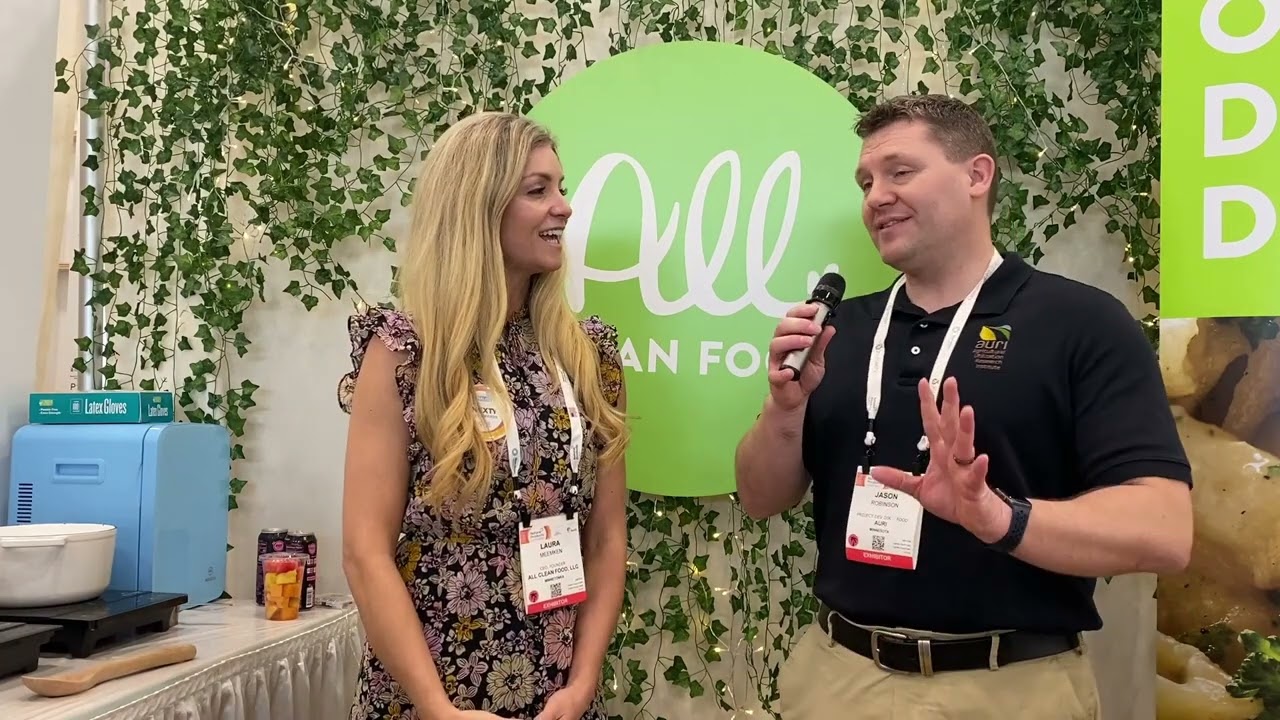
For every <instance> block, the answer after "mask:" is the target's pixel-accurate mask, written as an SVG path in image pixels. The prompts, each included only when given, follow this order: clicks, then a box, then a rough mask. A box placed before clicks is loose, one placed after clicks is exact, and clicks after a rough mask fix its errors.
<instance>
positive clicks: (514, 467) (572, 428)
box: [498, 365, 582, 479]
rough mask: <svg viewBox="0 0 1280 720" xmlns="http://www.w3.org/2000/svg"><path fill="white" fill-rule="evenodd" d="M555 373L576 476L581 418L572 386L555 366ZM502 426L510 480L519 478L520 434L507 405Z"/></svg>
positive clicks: (580, 446) (579, 453)
mask: <svg viewBox="0 0 1280 720" xmlns="http://www.w3.org/2000/svg"><path fill="white" fill-rule="evenodd" d="M556 372H557V373H558V374H559V375H560V392H561V393H562V394H563V395H564V407H565V410H566V411H567V412H568V413H569V465H570V466H571V467H572V468H573V474H574V476H575V477H576V476H577V474H578V461H579V460H581V459H582V417H581V415H580V414H579V412H578V399H577V398H576V397H574V394H573V385H572V384H571V383H570V382H569V376H568V375H566V374H565V372H564V370H562V369H561V368H560V366H559V365H556ZM498 380H499V381H502V373H501V372H499V373H498ZM502 424H503V425H505V426H506V431H507V461H508V462H509V463H510V464H511V477H512V479H515V478H518V477H520V463H521V458H522V455H521V452H520V434H519V433H518V432H517V431H516V417H515V408H514V407H513V406H512V405H510V404H508V405H507V417H505V418H503V422H502Z"/></svg>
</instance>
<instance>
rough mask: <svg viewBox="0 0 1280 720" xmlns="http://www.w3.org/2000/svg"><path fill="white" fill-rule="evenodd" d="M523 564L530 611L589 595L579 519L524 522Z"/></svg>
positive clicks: (572, 602) (575, 601)
mask: <svg viewBox="0 0 1280 720" xmlns="http://www.w3.org/2000/svg"><path fill="white" fill-rule="evenodd" d="M520 568H521V573H522V577H523V578H524V611H525V613H526V614H528V615H533V614H535V613H540V612H546V611H547V610H555V609H556V608H562V607H567V606H570V605H577V604H578V603H580V602H582V601H583V600H586V599H587V576H586V573H585V572H584V571H583V568H582V542H581V537H580V535H579V532H578V521H577V519H576V518H574V519H570V518H568V517H565V516H564V515H553V516H551V517H545V518H539V519H537V520H534V521H533V522H532V523H530V524H529V525H528V526H526V525H525V524H524V523H521V524H520Z"/></svg>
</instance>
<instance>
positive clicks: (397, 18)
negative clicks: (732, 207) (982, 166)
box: [57, 0, 1160, 718]
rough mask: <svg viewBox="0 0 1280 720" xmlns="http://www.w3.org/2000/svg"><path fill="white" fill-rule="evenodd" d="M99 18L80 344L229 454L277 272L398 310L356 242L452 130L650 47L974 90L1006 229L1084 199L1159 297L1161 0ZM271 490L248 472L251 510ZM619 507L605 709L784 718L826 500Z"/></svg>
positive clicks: (846, 79) (316, 301)
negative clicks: (1001, 174) (99, 229)
mask: <svg viewBox="0 0 1280 720" xmlns="http://www.w3.org/2000/svg"><path fill="white" fill-rule="evenodd" d="M103 17H104V18H105V24H104V25H102V26H91V27H89V28H88V36H89V39H90V42H91V43H93V44H95V46H96V50H97V59H96V61H92V62H91V61H90V58H91V56H89V55H82V56H81V57H78V58H76V57H72V58H66V59H64V60H62V61H61V62H59V65H58V68H57V74H58V80H57V82H58V87H59V90H60V91H63V92H78V93H79V94H80V96H81V101H82V104H83V111H84V112H85V113H86V114H88V115H90V116H92V117H96V118H102V119H103V123H104V128H103V134H102V136H103V140H102V141H94V142H93V143H92V145H93V151H94V153H93V154H92V156H91V157H90V158H89V160H88V165H89V166H90V167H93V168H96V169H98V170H99V171H100V172H101V174H102V177H103V184H102V187H101V188H100V189H95V188H93V187H88V188H86V189H85V190H84V192H83V198H84V207H85V212H86V213H89V214H93V215H98V216H100V217H101V219H102V222H103V233H104V236H103V239H102V245H101V257H100V259H99V260H98V261H97V262H94V261H93V259H92V258H86V257H85V256H84V255H83V254H78V255H77V257H76V261H75V264H74V269H75V270H76V271H78V272H80V273H81V274H91V275H92V277H93V278H94V280H95V281H96V283H97V291H96V293H95V294H94V296H93V298H92V301H91V302H92V305H93V306H94V307H95V308H96V309H97V310H98V315H99V327H98V328H97V329H96V330H95V332H94V333H92V335H93V336H94V339H93V340H91V339H90V338H89V337H83V338H80V339H79V340H78V341H77V342H78V344H79V346H80V349H81V350H82V351H84V350H87V349H88V348H89V347H90V346H91V344H94V345H95V350H96V352H97V355H98V357H99V358H100V362H101V370H100V380H99V382H98V384H99V386H100V387H105V388H107V389H111V388H139V389H152V388H159V389H171V390H173V391H174V392H176V393H177V397H178V402H179V404H180V406H181V409H182V412H183V414H184V415H185V417H186V419H188V420H191V421H196V422H220V423H223V424H225V425H226V426H227V427H228V428H229V429H230V431H231V432H232V434H233V437H234V439H235V442H234V448H233V456H234V459H235V460H236V461H237V462H236V463H235V464H234V465H233V468H234V469H235V471H236V472H237V473H239V472H243V471H244V469H245V468H246V467H247V463H246V462H245V460H246V456H247V453H248V452H249V451H251V450H252V442H250V441H247V440H246V439H245V438H246V437H247V436H249V437H251V436H252V432H253V428H254V425H253V418H254V408H255V404H256V400H255V391H257V390H258V385H256V384H255V383H254V382H253V378H251V377H247V376H245V375H244V373H243V371H242V370H238V368H242V367H243V365H244V364H245V362H247V361H245V362H239V363H238V362H237V361H239V360H241V359H242V358H246V356H247V355H249V354H250V353H253V352H254V346H253V343H254V342H255V340H260V339H261V338H259V337H251V334H252V332H253V331H252V323H251V322H250V321H249V319H250V318H251V317H252V315H253V311H254V308H255V307H260V306H262V304H263V303H265V302H266V300H267V297H268V294H269V293H270V294H275V293H281V292H283V293H286V294H287V295H290V296H292V297H293V298H296V300H297V302H298V303H301V304H302V306H304V307H305V308H306V309H307V310H308V311H309V310H312V309H314V308H316V307H317V306H318V305H320V303H322V302H338V303H344V304H347V306H348V307H349V304H350V303H351V302H353V301H367V302H370V303H372V302H377V301H380V300H385V299H386V298H387V296H386V294H385V292H384V288H377V289H375V290H374V291H373V292H372V294H366V295H361V291H362V290H364V292H365V293H369V290H368V289H362V288H358V287H357V282H356V281H355V278H354V277H353V275H352V273H351V272H350V271H349V269H348V267H347V266H345V265H344V262H343V260H342V258H344V257H348V256H350V254H351V252H352V246H353V245H357V247H358V244H359V243H364V244H366V245H368V246H369V247H371V248H376V249H379V250H381V251H382V252H384V253H387V254H386V257H387V261H388V263H391V262H394V260H393V259H392V256H391V255H390V252H389V251H393V250H394V249H395V245H396V241H397V237H396V236H397V234H398V232H399V231H400V228H401V227H403V222H402V220H399V218H402V217H403V213H404V211H403V210H401V209H400V208H402V207H404V206H406V205H408V203H409V202H410V196H411V194H412V191H413V176H414V172H415V170H416V161H417V160H418V159H419V157H420V156H421V154H422V153H424V152H425V151H426V149H427V148H428V147H430V144H431V142H432V139H433V138H434V137H435V136H436V135H437V134H438V133H440V132H441V131H442V130H443V129H444V128H445V127H447V126H448V125H449V124H450V123H451V122H452V121H454V120H455V119H456V118H458V117H459V116H460V115H464V114H466V113H469V112H471V111H473V110H476V109H481V108H487V109H510V110H517V111H527V110H528V109H529V108H530V107H531V106H532V105H533V104H534V103H535V102H536V101H537V100H538V98H539V97H541V96H542V95H544V94H545V93H547V92H548V91H549V89H550V88H552V87H553V86H555V85H556V84H557V83H559V82H560V81H562V80H563V79H565V78H566V77H568V76H571V75H572V74H573V73H574V72H576V71H578V70H580V69H582V68H583V67H585V66H587V65H589V64H590V63H591V62H593V61H596V60H599V59H601V58H603V57H605V56H607V55H608V54H614V53H618V52H622V51H625V50H627V49H630V48H633V47H637V46H640V45H644V44H648V43H655V42H670V41H678V40H690V39H697V40H711V41H722V42H735V43H740V44H746V45H750V46H754V47H758V48H761V49H763V50H765V51H767V52H771V53H776V54H780V55H782V56H784V57H786V58H788V59H789V60H791V61H793V62H795V63H797V64H799V65H801V66H804V67H806V68H808V69H809V70H811V71H812V72H813V73H814V74H816V75H817V76H818V77H820V78H822V79H823V80H824V81H826V82H828V83H829V84H830V85H832V86H833V87H835V88H836V89H838V90H839V91H840V92H842V93H843V94H845V95H846V96H847V97H848V98H849V101H850V102H851V103H853V104H854V105H855V106H857V107H859V108H865V107H866V106H867V105H868V104H869V103H871V102H873V101H874V100H876V99H877V98H880V97H882V96H885V95H889V94H899V93H905V92H914V91H926V90H927V91H933V92H949V93H952V94H955V95H959V96H963V97H965V98H967V99H969V100H971V101H973V102H974V103H975V104H976V105H977V106H978V107H979V108H980V109H981V110H982V112H984V113H985V114H986V115H987V116H988V117H989V118H991V119H992V122H993V126H994V127H995V128H996V130H997V133H998V134H997V139H998V143H999V151H1000V156H1001V158H1002V165H1003V168H1004V170H1005V180H1004V181H1003V183H1002V186H1001V194H1002V199H1001V202H1000V206H999V210H998V218H997V220H996V230H997V234H998V239H999V241H1000V242H1001V243H1002V244H1003V245H1005V246H1006V247H1007V248H1011V249H1014V250H1016V251H1017V252H1019V253H1021V254H1023V255H1024V256H1027V257H1029V258H1031V259H1032V260H1033V261H1034V260H1039V259H1040V258H1041V257H1042V256H1043V250H1042V247H1041V246H1042V243H1043V242H1044V241H1049V240H1052V239H1054V238H1055V236H1058V235H1059V234H1060V233H1064V232H1068V231H1070V229H1071V228H1072V227H1073V226H1075V225H1076V224H1077V223H1079V222H1081V221H1082V220H1084V219H1085V218H1086V216H1088V217H1089V218H1090V221H1091V224H1092V226H1093V227H1097V228H1099V230H1100V231H1101V232H1104V233H1105V234H1106V235H1107V238H1106V239H1107V244H1106V245H1105V247H1107V248H1110V249H1111V251H1113V252H1114V262H1115V263H1116V264H1117V265H1123V266H1124V267H1125V269H1126V271H1127V273H1128V275H1129V278H1130V280H1131V281H1132V282H1133V291H1134V292H1135V293H1136V294H1137V295H1138V297H1139V302H1138V306H1139V307H1146V308H1154V306H1155V303H1156V301H1157V297H1158V292H1157V284H1156V277H1155V269H1156V267H1157V260H1158V245H1157V238H1158V232H1159V229H1158V225H1157V223H1158V214H1159V213H1158V205H1157V202H1156V199H1155V198H1154V197H1153V194H1154V193H1153V183H1154V181H1155V178H1157V177H1158V170H1159V165H1158V158H1159V154H1158V153H1159V132H1158V127H1159V123H1158V111H1159V82H1160V79H1159V58H1158V52H1159V42H1160V2H1159V0H1124V1H1121V0H1090V1H1088V2H1086V1H1085V0H1062V1H1060V2H1055V3H1047V2H1038V1H1034V0H963V1H961V0H880V1H879V2H873V1H871V0H723V1H721V2H697V1H693V0H599V1H598V2H597V3H590V4H587V3H581V2H577V1H575V0H554V2H550V1H547V0H531V1H530V2H509V1H507V0H471V1H470V2H466V3H458V2H448V1H445V0H438V1H437V2H421V3H415V2H412V1H411V0H381V2H378V3H365V2H343V1H341V0H298V1H297V2H286V3H280V2H271V1H269V0H127V1H126V0H112V1H111V2H108V3H107V4H106V11H105V12H104V13H103ZM850 202H856V198H853V197H851V198H850ZM1084 235H1085V233H1080V234H1078V235H1076V236H1075V238H1076V239H1077V240H1078V241H1083V240H1085V239H1086V238H1085V237H1084ZM363 252H365V253H368V252H372V251H371V250H364V251H363ZM281 275H283V276H284V277H286V278H287V279H286V280H284V281H282V282H279V283H276V282H274V281H273V280H272V279H273V278H276V277H280V276H281ZM1145 321H1146V323H1147V326H1148V328H1150V330H1151V335H1152V340H1153V342H1154V340H1155V329H1154V325H1155V322H1154V321H1155V318H1154V316H1153V315H1148V316H1147V317H1146V318H1145ZM258 327H263V325H259V326H258ZM338 341H340V340H335V342H338ZM259 347H260V346H259ZM77 366H78V367H77V369H79V370H82V371H83V370H85V369H86V368H85V366H84V361H83V360H79V361H77ZM761 392H762V393H763V392H764V389H763V383H762V388H761ZM254 481H257V478H254V477H250V476H238V477H236V478H235V479H233V480H232V482H231V487H230V503H231V507H232V508H233V509H234V508H235V507H236V505H237V496H238V495H240V493H241V491H242V490H243V489H244V488H245V486H246V483H249V482H254ZM628 518H629V524H630V527H631V540H632V549H631V557H630V563H629V564H630V568H629V569H630V572H629V575H628V581H627V593H626V611H625V613H624V618H623V622H622V625H621V628H620V631H619V634H618V635H617V637H616V639H615V642H614V645H613V647H612V652H611V662H610V664H609V668H608V670H607V673H606V678H605V685H606V691H607V692H608V693H609V695H610V707H611V710H612V712H613V713H614V714H615V715H617V716H619V717H636V718H658V717H663V716H664V715H665V716H666V717H692V716H694V715H693V713H694V712H697V713H698V714H697V716H698V717H702V716H707V717H710V716H713V715H714V714H715V712H714V710H713V707H714V706H718V707H719V708H722V709H723V712H724V716H725V717H733V716H736V717H743V716H745V715H748V714H752V713H754V714H757V715H764V714H769V713H771V708H772V707H773V706H774V704H775V703H774V701H775V699H776V678H777V670H778V667H779V665H780V663H781V662H782V660H783V659H784V658H785V656H786V653H787V651H788V650H789V648H790V645H791V643H792V642H793V640H794V639H795V638H796V637H797V635H798V633H799V632H800V631H801V630H802V629H803V628H804V627H805V626H806V625H807V624H808V623H810V622H811V621H812V620H813V613H814V601H813V599H812V597H811V594H810V589H811V577H810V573H811V570H812V566H813V559H814V551H813V545H812V536H813V527H812V523H811V520H810V515H809V508H808V507H807V506H806V507H804V508H802V509H801V510H800V511H797V512H794V513H791V514H788V515H787V516H785V517H782V518H775V519H774V520H772V521H770V522H764V523H761V522H755V521H752V520H751V519H750V518H747V517H746V516H745V515H744V514H743V513H742V512H741V511H740V508H739V507H738V505H737V504H736V502H735V501H734V498H733V497H732V496H730V497H728V498H714V499H702V500H696V499H679V498H659V497H652V496H643V495H639V494H635V493H633V495H632V497H631V502H630V507H629V512H628ZM673 692H674V693H677V694H679V695H684V696H688V698H691V700H689V701H688V702H689V703H691V704H689V705H687V707H688V708H689V710H688V711H687V712H686V711H684V710H673V709H672V707H673V702H674V701H673V699H672V695H671V693H673ZM655 698H657V699H656V700H655ZM681 706H682V707H686V706H685V705H684V704H683V703H682V704H681Z"/></svg>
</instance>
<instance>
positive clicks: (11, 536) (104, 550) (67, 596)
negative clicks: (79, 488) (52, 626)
mask: <svg viewBox="0 0 1280 720" xmlns="http://www.w3.org/2000/svg"><path fill="white" fill-rule="evenodd" d="M115 552H116V528H115V526H113V525H98V524H90V523H48V524H38V525H5V526H0V607H4V608H32V607H46V606H50V605H67V604H70V603H77V602H84V601H85V600H92V599H93V598H96V597H98V596H99V595H101V594H102V592H103V591H104V590H106V589H107V585H108V583H110V582H111V565H112V562H113V560H114V558H115Z"/></svg>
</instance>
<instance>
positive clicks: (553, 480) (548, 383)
mask: <svg viewBox="0 0 1280 720" xmlns="http://www.w3.org/2000/svg"><path fill="white" fill-rule="evenodd" d="M348 326H349V330H350V334H351V342H352V352H351V360H352V365H353V368H354V369H353V370H352V372H350V373H348V374H346V375H344V376H343V377H342V379H341V381H340V382H339V387H338V403H339V405H340V406H341V407H342V409H343V410H344V411H346V412H350V411H351V398H352V393H353V392H354V389H355V380H356V375H357V374H358V372H359V369H360V365H361V363H362V362H363V360H364V357H365V353H366V352H367V350H368V348H369V343H371V342H375V341H376V342H381V343H384V344H386V346H387V347H388V348H390V349H392V350H394V351H402V352H405V353H406V354H407V356H408V360H407V361H406V362H405V363H404V364H403V365H401V366H400V368H399V370H398V373H397V383H396V384H397V386H398V388H399V393H400V400H401V403H402V406H403V408H404V420H405V422H406V423H407V424H408V425H409V429H410V437H412V438H413V439H414V440H413V442H412V444H411V445H410V447H409V451H408V452H409V467H410V475H411V477H410V480H409V484H410V487H409V498H408V504H407V506H406V508H405V514H404V520H403V522H402V525H401V532H402V533H403V535H402V537H401V539H400V542H399V545H398V547H397V548H396V564H397V565H398V567H399V568H400V574H401V576H402V577H403V578H404V582H405V586H406V587H407V588H408V590H409V596H410V598H411V599H412V601H413V604H414V606H415V607H416V608H417V611H418V618H419V620H421V621H422V626H421V628H417V629H418V630H419V631H420V632H422V633H423V635H424V636H425V637H426V640H427V645H428V647H429V648H430V649H431V657H432V659H433V660H434V662H435V665H436V670H437V672H438V673H439V676H440V680H441V682H442V683H443V685H444V688H445V691H446V692H447V693H448V695H449V697H450V699H451V700H452V701H453V704H454V706H455V707H457V708H458V709H461V710H484V711H487V712H490V713H493V714H495V715H498V716H501V717H504V718H533V717H535V716H536V715H537V714H538V713H539V712H541V710H542V708H543V705H544V704H545V703H546V701H547V698H548V697H549V696H550V695H551V694H552V693H554V692H555V691H556V690H559V689H560V688H562V687H564V685H565V683H566V682H567V681H568V678H569V666H570V662H571V661H572V660H573V640H574V623H575V620H576V618H577V610H576V608H573V607H569V608H560V609H557V610H552V611H547V612H543V613H537V614H534V615H532V616H527V615H526V614H525V612H524V605H523V603H522V601H521V598H522V590H521V576H520V551H519V545H518V539H519V538H518V527H519V522H520V519H521V517H522V513H531V516H532V517H540V516H544V515H549V514H558V513H561V512H568V511H570V510H574V511H576V512H577V513H578V514H579V516H580V517H581V519H582V522H584V523H585V522H586V519H587V518H588V517H589V515H590V512H591V503H592V497H593V495H594V489H595V475H596V463H597V458H598V456H599V452H600V450H601V446H600V442H599V439H598V438H596V437H595V436H594V435H593V434H592V432H591V425H590V421H589V420H588V419H587V418H586V416H585V415H583V416H582V421H583V424H584V427H583V433H584V447H583V452H582V458H581V461H580V463H579V469H580V477H579V479H578V481H577V482H576V483H575V482H574V480H573V473H572V471H571V469H570V464H569V438H570V430H569V416H568V413H567V411H566V409H565V404H564V397H563V393H562V392H561V389H560V382H559V376H558V375H557V373H556V371H555V369H554V368H548V367H546V365H545V363H544V362H543V360H542V356H541V354H540V353H539V352H538V349H537V346H536V344H535V342H534V339H533V328H532V323H531V322H530V319H529V317H528V314H527V311H526V312H522V313H520V314H519V315H517V316H516V317H515V318H513V319H512V320H511V321H509V322H508V323H507V326H506V327H505V328H504V331H503V336H502V340H501V342H500V343H499V347H498V367H499V370H500V372H501V373H502V378H503V380H504V381H505V382H506V384H507V391H508V393H509V394H510V396H511V398H512V402H513V403H514V405H515V416H516V427H517V429H518V431H519V435H520V444H521V447H522V453H523V456H524V458H525V460H524V462H522V463H521V467H520V474H519V477H516V478H512V477H511V474H510V465H509V464H508V462H507V454H506V452H505V451H504V449H503V448H504V447H505V445H504V441H503V440H501V439H499V440H498V441H497V442H496V443H490V446H491V447H490V450H491V452H492V453H493V457H494V463H495V465H494V482H493V491H492V492H491V493H490V497H489V499H488V501H487V503H486V504H485V506H484V508H483V515H482V517H481V522H480V523H479V525H478V526H477V527H478V529H477V531H476V532H475V534H474V535H470V536H459V535H456V534H455V533H454V530H453V529H452V527H451V526H450V525H449V524H448V523H447V521H445V520H443V519H441V518H438V517H435V516H433V515H432V514H431V512H430V511H429V509H428V508H427V507H426V506H425V504H424V502H423V499H422V498H423V497H424V496H425V493H426V489H427V485H428V482H429V481H428V480H427V478H426V476H427V471H428V470H429V469H430V468H431V458H430V456H429V454H428V453H427V452H426V450H425V448H423V446H422V444H421V442H419V441H418V439H417V438H418V433H417V432H416V431H414V410H413V408H414V385H415V379H416V375H417V368H418V363H419V362H420V360H421V344H420V343H419V342H418V338H417V335H416V333H415V332H414V330H413V326H412V324H411V322H410V321H409V318H408V317H406V316H405V315H403V314H402V313H400V312H397V311H395V310H389V309H386V308H373V309H370V310H369V311H368V312H366V313H362V314H357V315H355V316H353V317H351V318H350V320H349V322H348ZM583 329H584V330H585V331H586V332H587V335H588V336H589V337H590V338H591V339H592V340H593V341H594V343H595V344H596V347H597V348H598V350H599V353H600V376H601V380H602V383H603V387H604V394H605V398H606V400H608V401H609V402H611V403H614V404H616V403H617V400H618V395H619V393H620V390H621V383H622V367H621V361H620V358H619V355H618V344H617V330H616V329H615V328H614V327H612V326H610V325H607V324H605V323H603V322H602V321H601V320H600V319H599V317H595V316H593V317H591V318H589V319H587V320H585V321H583ZM517 491H521V492H520V498H522V499H517V498H516V492H517ZM575 491H576V492H575ZM350 717H351V720H375V719H376V720H383V719H397V720H399V719H403V720H419V719H420V717H421V716H420V715H419V714H418V713H416V712H415V711H414V709H413V707H412V704H411V702H410V700H409V698H408V696H407V695H406V694H405V693H404V691H403V690H402V689H401V688H400V686H399V684H398V683H397V682H396V680H395V679H394V678H393V677H391V674H390V673H389V672H388V671H387V669H386V668H385V667H384V666H383V665H382V663H381V662H380V661H379V660H378V658H377V656H376V655H375V654H374V653H373V650H372V648H370V647H369V645H368V643H367V642H366V644H365V648H364V657H363V660H362V663H361V669H360V676H359V680H358V683H357V692H356V698H355V701H354V703H353V705H352V708H351V714H350ZM604 717H605V714H604V710H603V706H602V703H601V698H600V695H599V693H597V695H596V699H595V701H594V702H593V704H592V707H591V708H590V709H589V710H588V712H587V713H586V714H585V715H583V720H604Z"/></svg>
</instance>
